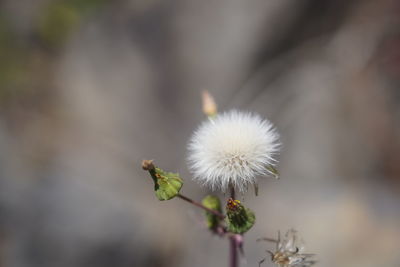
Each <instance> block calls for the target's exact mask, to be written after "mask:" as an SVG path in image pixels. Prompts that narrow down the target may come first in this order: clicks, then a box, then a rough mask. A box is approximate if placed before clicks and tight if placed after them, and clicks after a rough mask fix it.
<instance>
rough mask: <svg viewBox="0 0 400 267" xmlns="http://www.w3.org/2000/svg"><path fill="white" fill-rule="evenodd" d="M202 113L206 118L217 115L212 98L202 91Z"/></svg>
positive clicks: (215, 105)
mask: <svg viewBox="0 0 400 267" xmlns="http://www.w3.org/2000/svg"><path fill="white" fill-rule="evenodd" d="M202 99H203V113H204V114H205V115H207V116H208V117H214V116H216V115H217V104H216V103H215V100H214V98H213V97H212V95H211V94H210V93H209V92H208V91H203V93H202Z"/></svg>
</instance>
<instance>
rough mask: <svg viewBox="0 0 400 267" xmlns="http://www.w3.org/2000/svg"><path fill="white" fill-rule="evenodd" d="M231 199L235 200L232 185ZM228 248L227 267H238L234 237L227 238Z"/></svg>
mask: <svg viewBox="0 0 400 267" xmlns="http://www.w3.org/2000/svg"><path fill="white" fill-rule="evenodd" d="M230 191H231V192H230V193H231V198H232V199H235V187H234V186H233V185H231V186H230ZM229 242H230V244H229V246H230V257H229V267H238V266H239V265H238V247H237V241H236V238H235V235H232V236H231V237H230V238H229Z"/></svg>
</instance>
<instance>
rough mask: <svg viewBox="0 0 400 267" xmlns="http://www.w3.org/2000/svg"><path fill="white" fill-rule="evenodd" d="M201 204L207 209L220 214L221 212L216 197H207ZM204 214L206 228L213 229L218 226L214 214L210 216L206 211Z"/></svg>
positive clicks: (218, 219) (217, 220)
mask: <svg viewBox="0 0 400 267" xmlns="http://www.w3.org/2000/svg"><path fill="white" fill-rule="evenodd" d="M201 203H202V204H203V205H204V206H205V207H207V208H209V209H212V210H216V211H218V212H220V213H221V212H222V211H221V202H220V200H219V198H218V197H216V196H212V195H208V196H206V197H205V198H203V200H202V202H201ZM205 214H206V221H207V226H208V228H209V229H215V228H216V227H217V226H218V223H219V221H220V218H218V216H216V215H215V214H212V213H211V212H208V211H206V212H205Z"/></svg>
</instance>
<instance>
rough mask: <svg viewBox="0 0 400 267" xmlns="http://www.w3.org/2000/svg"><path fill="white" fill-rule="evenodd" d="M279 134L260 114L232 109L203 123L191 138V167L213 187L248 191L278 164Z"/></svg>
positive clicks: (196, 175) (200, 179)
mask: <svg viewBox="0 0 400 267" xmlns="http://www.w3.org/2000/svg"><path fill="white" fill-rule="evenodd" d="M278 139H279V135H278V133H277V132H276V130H275V128H274V127H273V125H272V124H271V123H270V122H269V121H268V120H265V119H262V118H261V117H260V116H259V115H256V114H252V113H249V112H239V111H236V110H232V111H229V112H226V113H222V114H219V115H217V117H215V118H210V119H208V120H207V121H205V122H203V123H202V124H201V125H200V127H199V128H198V129H197V130H196V131H195V133H194V134H193V136H192V137H191V139H190V142H189V146H188V150H189V156H188V162H189V169H190V170H191V172H192V174H193V176H194V179H195V180H197V181H198V182H200V183H201V184H203V185H205V186H209V187H210V188H211V189H212V190H221V191H224V192H225V191H226V190H227V189H228V187H229V185H233V186H234V187H235V188H237V189H238V190H239V191H241V192H244V191H246V189H247V187H248V185H249V184H254V183H256V182H257V180H256V176H257V175H265V174H267V173H268V172H269V171H268V166H273V165H275V162H276V160H275V159H274V156H275V155H276V154H277V153H278V152H279V143H278Z"/></svg>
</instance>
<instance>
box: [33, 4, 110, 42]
mask: <svg viewBox="0 0 400 267" xmlns="http://www.w3.org/2000/svg"><path fill="white" fill-rule="evenodd" d="M107 1H108V0H63V1H53V2H50V3H49V4H48V6H47V7H46V8H45V9H44V10H43V14H42V16H40V19H39V22H38V33H39V36H40V37H41V38H42V39H43V41H44V42H46V43H47V44H48V45H50V46H52V47H54V46H56V47H57V46H59V45H62V44H63V43H64V42H65V40H66V38H68V36H69V34H70V33H71V32H72V31H73V30H75V29H77V27H78V26H79V23H80V22H81V21H82V19H83V18H84V17H85V16H88V15H90V13H92V12H93V11H96V10H98V9H99V8H100V7H101V6H103V5H104V4H105V3H106V2H107Z"/></svg>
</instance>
